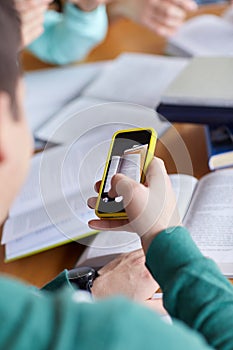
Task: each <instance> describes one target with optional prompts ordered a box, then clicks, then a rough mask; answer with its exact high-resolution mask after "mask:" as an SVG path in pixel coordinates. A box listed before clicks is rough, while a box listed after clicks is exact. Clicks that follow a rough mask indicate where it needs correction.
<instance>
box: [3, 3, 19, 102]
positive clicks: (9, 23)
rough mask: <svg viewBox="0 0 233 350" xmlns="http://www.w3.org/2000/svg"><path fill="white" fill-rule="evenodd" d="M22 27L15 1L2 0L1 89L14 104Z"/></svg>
mask: <svg viewBox="0 0 233 350" xmlns="http://www.w3.org/2000/svg"><path fill="white" fill-rule="evenodd" d="M20 29H21V27H20V19H19V16H18V13H17V11H16V10H15V7H14V1H13V0H0V91H6V92H8V93H9V95H10V96H11V99H12V103H13V104H14V102H15V90H16V83H17V79H18V76H19V63H18V50H19V47H20V39H21V34H20V33H21V30H20Z"/></svg>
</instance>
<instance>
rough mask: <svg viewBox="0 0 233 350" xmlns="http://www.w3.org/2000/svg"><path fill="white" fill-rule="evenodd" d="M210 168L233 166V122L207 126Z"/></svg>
mask: <svg viewBox="0 0 233 350" xmlns="http://www.w3.org/2000/svg"><path fill="white" fill-rule="evenodd" d="M206 142H207V149H208V154H209V168H210V170H217V169H221V168H228V167H232V166H233V124H227V125H222V126H213V125H208V126H206Z"/></svg>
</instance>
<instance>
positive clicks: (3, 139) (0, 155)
mask: <svg viewBox="0 0 233 350" xmlns="http://www.w3.org/2000/svg"><path fill="white" fill-rule="evenodd" d="M10 118H13V113H12V111H11V100H10V96H9V95H8V94H7V93H6V92H3V91H0V165H1V163H2V162H4V160H5V159H6V156H7V152H6V151H7V147H6V143H7V137H8V136H9V134H8V131H9V122H10Z"/></svg>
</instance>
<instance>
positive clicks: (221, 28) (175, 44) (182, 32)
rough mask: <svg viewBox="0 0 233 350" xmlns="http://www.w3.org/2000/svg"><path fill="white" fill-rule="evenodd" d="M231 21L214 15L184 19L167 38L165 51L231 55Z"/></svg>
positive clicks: (186, 55) (187, 54) (170, 52)
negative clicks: (174, 32) (176, 29)
mask: <svg viewBox="0 0 233 350" xmlns="http://www.w3.org/2000/svg"><path fill="white" fill-rule="evenodd" d="M232 36H233V23H230V22H229V21H227V20H226V19H224V18H221V17H218V16H214V15H201V16H197V17H194V18H191V19H189V20H188V21H186V22H185V23H184V24H183V25H182V27H181V28H180V29H179V30H178V32H177V33H176V34H175V35H174V36H172V37H171V38H170V39H169V40H168V45H167V48H166V52H167V53H168V54H170V55H174V56H182V57H191V56H232V55H233V41H232Z"/></svg>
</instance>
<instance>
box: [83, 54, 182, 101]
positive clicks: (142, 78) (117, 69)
mask: <svg viewBox="0 0 233 350" xmlns="http://www.w3.org/2000/svg"><path fill="white" fill-rule="evenodd" d="M187 63H188V60H187V59H184V58H171V57H162V56H155V55H146V54H135V53H127V54H123V55H121V56H120V57H119V58H117V59H116V60H114V61H113V62H112V63H111V64H110V65H109V66H108V67H106V69H105V70H104V72H103V74H101V75H100V76H99V77H98V78H97V79H96V80H95V81H93V83H92V84H90V85H89V86H88V87H87V88H86V90H84V92H83V94H82V96H86V97H92V98H99V99H102V100H108V101H121V102H130V103H135V104H138V105H142V106H147V107H150V108H154V107H155V106H156V105H157V104H158V102H159V99H160V96H161V94H162V92H163V91H164V90H165V88H166V87H167V86H168V85H169V84H170V82H171V81H172V80H173V79H174V78H175V77H176V76H177V75H178V74H179V73H180V72H181V70H182V69H183V68H184V67H185V66H186V65H187Z"/></svg>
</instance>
